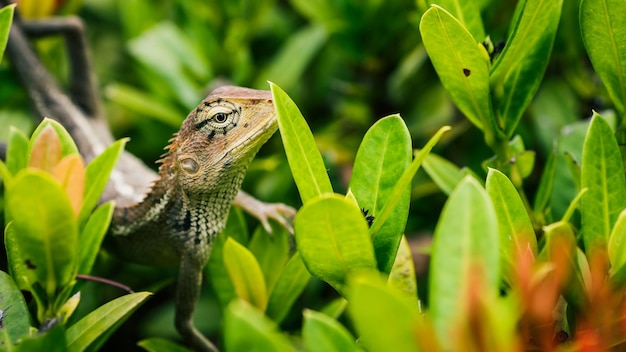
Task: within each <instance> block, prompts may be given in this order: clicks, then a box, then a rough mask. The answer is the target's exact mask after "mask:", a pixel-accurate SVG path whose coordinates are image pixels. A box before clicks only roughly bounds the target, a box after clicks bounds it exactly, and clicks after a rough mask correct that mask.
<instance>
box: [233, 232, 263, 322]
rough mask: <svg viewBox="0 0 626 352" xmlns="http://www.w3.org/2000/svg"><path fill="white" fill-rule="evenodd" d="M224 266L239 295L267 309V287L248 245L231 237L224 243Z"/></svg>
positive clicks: (260, 307)
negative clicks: (243, 244) (245, 245)
mask: <svg viewBox="0 0 626 352" xmlns="http://www.w3.org/2000/svg"><path fill="white" fill-rule="evenodd" d="M224 266H225V267H226V271H228V275H229V276H230V280H231V281H232V283H233V286H234V288H235V293H236V294H237V297H239V298H240V299H243V300H245V301H247V302H250V304H253V305H255V306H256V307H257V308H258V309H260V310H261V311H265V308H267V288H266V286H265V280H264V278H263V272H261V268H260V267H259V262H257V260H256V258H255V257H254V255H253V254H252V253H251V252H250V251H249V250H248V249H247V248H246V247H244V246H242V245H241V244H239V243H238V242H237V241H235V240H234V239H232V238H230V237H229V238H227V239H226V243H224Z"/></svg>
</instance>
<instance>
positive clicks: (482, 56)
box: [420, 5, 492, 133]
mask: <svg viewBox="0 0 626 352" xmlns="http://www.w3.org/2000/svg"><path fill="white" fill-rule="evenodd" d="M420 32H421V34H422V40H423V42H424V46H425V47H426V51H427V52H428V56H430V60H431V62H432V64H433V66H434V67H435V70H436V71H437V75H439V79H441V83H442V84H443V86H444V87H445V88H446V91H447V92H448V94H449V95H450V98H451V99H452V101H453V102H454V104H455V105H456V106H457V107H458V108H459V110H461V112H463V114H464V115H465V116H466V117H467V118H468V119H469V120H470V121H471V122H472V123H473V124H474V125H476V126H477V127H479V128H482V129H483V130H484V131H485V133H489V131H490V129H491V128H492V126H491V125H492V121H491V120H492V117H491V116H492V115H491V102H490V98H489V97H490V95H489V66H490V61H489V55H488V54H487V51H486V50H485V48H484V47H483V46H482V44H479V43H478V42H477V41H476V39H474V37H472V35H471V34H470V33H469V32H468V31H467V29H465V28H464V27H463V25H462V24H461V23H460V22H459V21H458V20H457V19H456V18H454V17H453V16H452V15H451V14H450V13H449V12H447V11H446V10H444V9H442V8H441V7H439V6H437V5H433V6H432V7H431V8H430V9H428V10H427V11H426V12H425V13H424V15H423V16H422V20H421V22H420Z"/></svg>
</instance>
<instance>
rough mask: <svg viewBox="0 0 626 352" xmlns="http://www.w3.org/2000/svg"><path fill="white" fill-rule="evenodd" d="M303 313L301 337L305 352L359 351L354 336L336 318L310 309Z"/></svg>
mask: <svg viewBox="0 0 626 352" xmlns="http://www.w3.org/2000/svg"><path fill="white" fill-rule="evenodd" d="M303 315H304V323H303V326H302V339H303V340H304V348H305V350H306V351H307V352H332V351H336V352H344V351H360V349H359V348H357V346H356V345H355V339H354V337H352V335H350V332H348V330H347V329H346V328H345V327H344V326H343V325H341V324H340V323H339V322H338V321H337V320H335V319H333V318H331V317H329V316H328V315H326V314H324V313H320V312H316V311H313V310H310V309H305V310H304V313H303Z"/></svg>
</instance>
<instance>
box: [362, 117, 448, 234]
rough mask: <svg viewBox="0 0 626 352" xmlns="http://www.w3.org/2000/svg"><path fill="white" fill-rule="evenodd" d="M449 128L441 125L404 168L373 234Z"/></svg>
mask: <svg viewBox="0 0 626 352" xmlns="http://www.w3.org/2000/svg"><path fill="white" fill-rule="evenodd" d="M449 130H450V127H449V126H444V127H441V128H440V129H439V130H438V131H437V133H435V135H434V136H433V137H432V138H431V139H429V140H428V142H427V143H426V145H425V146H424V148H422V149H420V150H419V151H418V153H417V155H416V156H415V159H413V161H412V162H411V164H410V165H409V167H408V168H406V170H404V173H402V176H401V177H400V179H399V180H398V182H396V185H395V186H394V188H393V190H392V191H391V195H390V196H389V201H388V202H386V203H385V205H384V206H383V209H382V210H381V211H380V212H379V213H378V216H377V217H376V218H375V219H374V223H373V224H372V227H370V234H372V235H373V236H376V234H377V233H378V231H379V230H380V228H381V227H382V225H383V224H384V223H385V221H387V219H388V218H389V216H391V213H392V211H393V208H394V207H395V206H396V204H397V202H398V201H399V200H400V199H401V196H402V194H403V193H404V192H405V190H406V188H407V187H410V184H411V182H412V181H413V176H415V173H417V170H419V167H420V165H422V162H423V161H424V159H425V158H426V156H427V155H428V153H430V151H431V150H432V149H433V147H434V146H435V144H437V142H439V139H441V136H443V134H444V133H446V132H447V131H449ZM374 241H376V239H375V238H374Z"/></svg>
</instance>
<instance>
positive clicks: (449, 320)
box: [428, 176, 500, 345]
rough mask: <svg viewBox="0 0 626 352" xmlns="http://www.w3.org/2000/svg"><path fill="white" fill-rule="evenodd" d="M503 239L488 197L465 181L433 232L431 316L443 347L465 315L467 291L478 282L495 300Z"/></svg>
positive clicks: (470, 180) (469, 179)
mask: <svg viewBox="0 0 626 352" xmlns="http://www.w3.org/2000/svg"><path fill="white" fill-rule="evenodd" d="M499 242H500V238H499V234H498V221H497V217H496V212H495V210H494V207H493V205H492V203H491V199H490V198H489V195H488V194H487V192H486V191H485V190H484V189H483V188H482V186H481V185H480V183H478V181H476V180H475V179H474V178H473V177H471V176H466V177H465V178H464V179H463V180H462V181H461V183H459V185H458V186H457V188H456V189H455V190H454V191H453V192H452V194H450V197H449V198H448V201H447V202H446V204H445V206H444V208H443V212H442V213H441V216H440V218H439V221H438V223H437V227H436V228H435V235H434V239H433V248H432V252H431V258H432V259H431V263H430V275H429V277H430V280H429V295H428V297H430V304H429V308H430V310H429V312H430V316H431V318H432V321H433V324H434V327H435V330H436V332H437V334H438V336H439V339H440V341H441V342H442V343H444V345H445V344H449V343H450V340H449V338H448V336H449V334H451V333H452V331H454V329H455V327H456V326H457V325H456V324H458V323H459V320H458V317H459V315H460V314H461V315H462V314H464V313H463V312H467V310H468V309H469V307H468V306H467V305H468V299H469V297H468V295H467V293H468V289H469V287H470V285H471V284H472V281H473V280H474V279H480V280H481V283H482V286H483V287H484V288H485V289H486V291H485V292H483V293H482V294H484V295H487V297H489V296H491V297H493V298H495V297H496V296H497V294H498V288H499V286H498V285H499V279H500V276H499V274H500V254H499V248H500V244H499Z"/></svg>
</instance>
